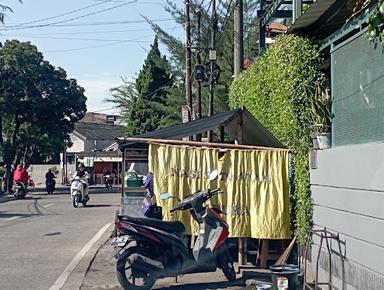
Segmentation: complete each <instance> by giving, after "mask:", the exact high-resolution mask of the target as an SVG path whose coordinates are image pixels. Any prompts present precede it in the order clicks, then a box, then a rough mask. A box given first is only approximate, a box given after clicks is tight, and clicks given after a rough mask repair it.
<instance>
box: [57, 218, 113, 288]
mask: <svg viewBox="0 0 384 290" xmlns="http://www.w3.org/2000/svg"><path fill="white" fill-rule="evenodd" d="M112 231H113V225H111V226H110V227H109V228H108V229H107V230H106V231H105V232H104V233H103V235H102V236H101V237H100V238H99V239H98V241H97V242H96V244H95V245H94V246H93V247H92V248H91V249H90V250H89V251H88V253H87V254H86V255H85V256H84V257H83V258H82V259H81V261H80V263H79V264H78V265H77V266H76V268H75V270H74V271H73V272H72V273H71V275H70V276H69V277H68V279H67V281H66V282H65V284H64V286H63V287H62V288H61V289H62V290H73V289H81V287H83V284H84V281H85V277H86V275H87V273H88V271H89V269H90V268H91V266H92V264H93V262H94V260H95V258H96V256H97V254H98V253H99V251H100V249H101V248H102V247H103V246H105V244H106V243H107V242H108V241H109V238H110V237H111V233H112Z"/></svg>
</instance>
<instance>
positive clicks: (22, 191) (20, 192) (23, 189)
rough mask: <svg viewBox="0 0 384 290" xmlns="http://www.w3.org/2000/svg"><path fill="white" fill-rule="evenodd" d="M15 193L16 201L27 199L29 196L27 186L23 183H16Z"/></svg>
mask: <svg viewBox="0 0 384 290" xmlns="http://www.w3.org/2000/svg"><path fill="white" fill-rule="evenodd" d="M13 192H14V193H13V195H14V196H15V197H16V199H25V196H26V195H27V185H26V184H24V183H23V182H21V181H16V182H15V185H14V189H13Z"/></svg>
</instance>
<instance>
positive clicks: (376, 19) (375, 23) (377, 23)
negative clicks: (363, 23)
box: [367, 0, 384, 47]
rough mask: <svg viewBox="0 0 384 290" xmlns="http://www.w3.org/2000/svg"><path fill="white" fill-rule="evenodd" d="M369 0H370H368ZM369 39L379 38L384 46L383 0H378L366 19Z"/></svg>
mask: <svg viewBox="0 0 384 290" xmlns="http://www.w3.org/2000/svg"><path fill="white" fill-rule="evenodd" d="M369 2H370V1H369ZM367 24H368V32H367V36H368V38H369V40H371V41H373V40H376V39H378V40H380V43H381V45H382V46H383V47H384V0H380V1H379V3H378V5H377V6H376V8H375V9H374V11H373V12H372V13H371V15H370V16H369V17H368V19H367Z"/></svg>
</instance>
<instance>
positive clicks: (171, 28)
mask: <svg viewBox="0 0 384 290" xmlns="http://www.w3.org/2000/svg"><path fill="white" fill-rule="evenodd" d="M177 26H178V25H175V26H173V27H166V28H164V29H165V30H174V29H176V28H177ZM180 28H182V26H180ZM140 31H152V28H137V29H123V30H103V31H73V32H49V33H33V34H12V36H14V37H17V36H22V37H26V36H44V35H50V36H52V35H68V34H69V35H76V34H106V33H108V34H109V33H123V32H140ZM2 35H4V34H2Z"/></svg>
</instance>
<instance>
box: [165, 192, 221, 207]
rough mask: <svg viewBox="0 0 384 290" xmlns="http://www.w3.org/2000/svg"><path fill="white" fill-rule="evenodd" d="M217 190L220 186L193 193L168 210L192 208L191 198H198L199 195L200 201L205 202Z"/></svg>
mask: <svg viewBox="0 0 384 290" xmlns="http://www.w3.org/2000/svg"><path fill="white" fill-rule="evenodd" d="M219 191H220V188H216V189H213V190H209V189H208V190H205V191H201V192H197V193H194V194H192V195H190V196H188V197H187V198H186V199H184V200H182V201H180V202H179V204H178V205H177V207H175V208H173V209H171V210H170V211H169V212H170V213H173V212H175V211H177V210H184V209H190V208H192V203H193V202H192V200H193V199H195V198H198V196H200V198H203V200H202V202H205V201H207V200H208V199H209V198H211V197H212V196H213V195H214V194H215V193H217V192H219Z"/></svg>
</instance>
